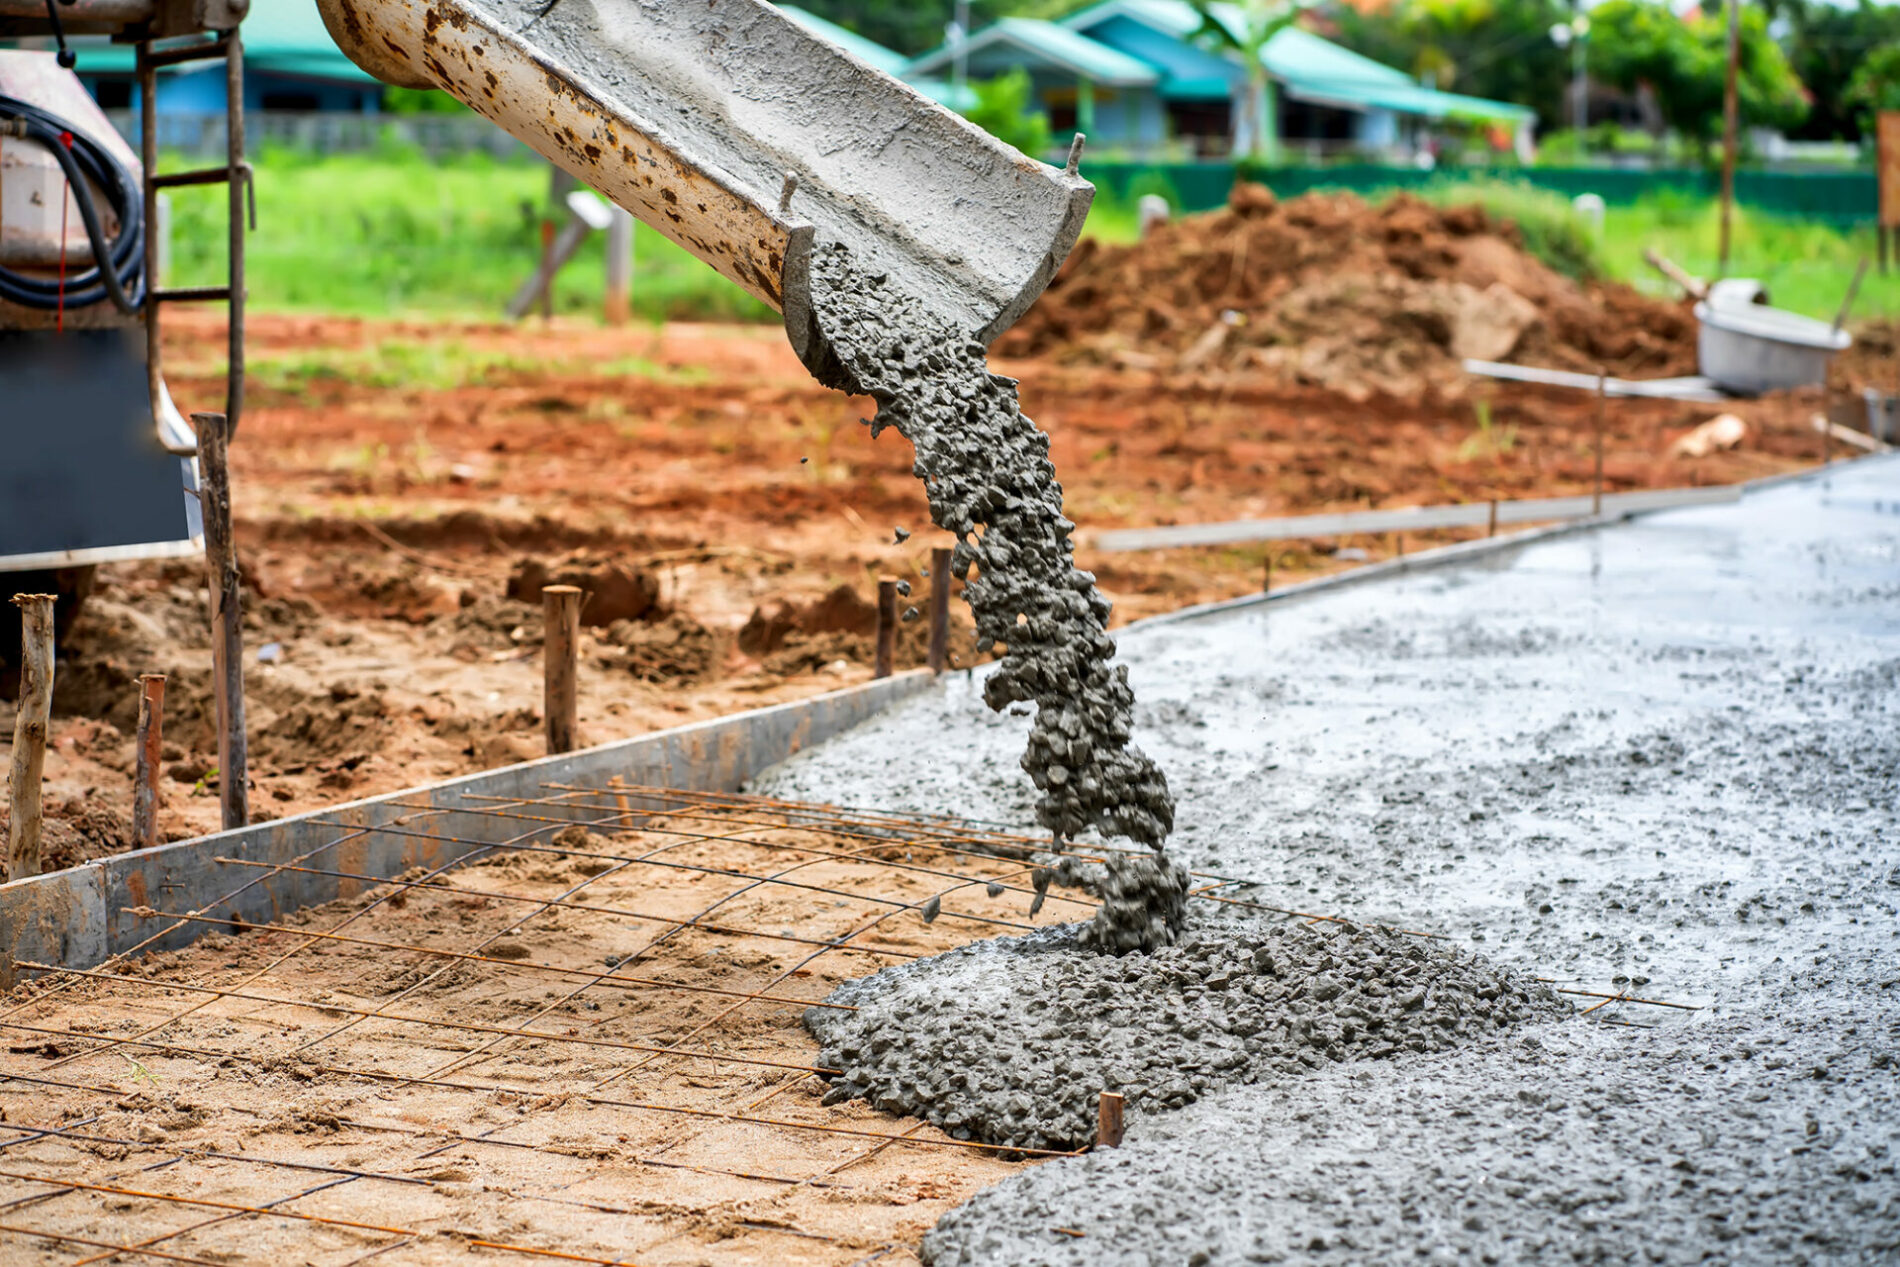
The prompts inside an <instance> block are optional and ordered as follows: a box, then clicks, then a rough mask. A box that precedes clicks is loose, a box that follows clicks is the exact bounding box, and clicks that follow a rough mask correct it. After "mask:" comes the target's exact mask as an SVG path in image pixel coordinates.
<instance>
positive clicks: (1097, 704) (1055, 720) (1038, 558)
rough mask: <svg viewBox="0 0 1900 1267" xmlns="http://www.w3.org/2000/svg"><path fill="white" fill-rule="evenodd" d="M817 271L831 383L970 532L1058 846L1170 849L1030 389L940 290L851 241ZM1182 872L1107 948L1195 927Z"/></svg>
mask: <svg viewBox="0 0 1900 1267" xmlns="http://www.w3.org/2000/svg"><path fill="white" fill-rule="evenodd" d="M811 267H812V296H813V302H814V307H815V308H816V311H817V314H818V319H819V321H820V323H821V324H822V325H823V327H824V330H825V334H826V336H827V338H828V340H829V342H830V348H831V352H832V355H833V356H835V358H836V366H837V368H836V372H835V373H834V374H832V375H831V376H830V377H831V378H832V379H833V381H832V383H831V385H832V386H836V387H841V388H844V389H846V390H849V391H852V392H856V393H860V394H863V395H868V396H870V397H872V398H873V399H874V400H876V401H877V406H878V410H877V417H876V418H875V419H874V420H872V422H871V434H872V436H873V438H875V437H876V436H877V434H878V433H879V432H880V431H882V430H883V429H884V428H885V427H895V428H897V431H898V433H899V434H900V435H902V436H903V437H904V438H905V439H906V440H908V441H910V444H911V448H912V450H913V451H914V453H915V460H914V464H913V471H914V472H915V474H916V475H917V477H918V478H919V479H921V480H923V481H924V485H925V489H926V492H927V495H928V498H929V501H930V517H931V519H932V520H933V521H934V522H935V523H936V524H937V526H938V527H940V528H943V529H945V530H946V531H948V532H950V533H953V534H954V535H955V536H956V538H957V545H956V549H955V551H954V553H953V554H952V555H951V565H950V566H951V569H952V571H953V573H954V574H955V576H956V577H957V578H958V579H959V580H961V581H963V583H964V588H963V594H964V597H965V598H966V599H967V600H968V601H969V604H970V611H971V613H972V614H973V615H974V616H975V618H976V632H977V650H978V651H979V652H982V651H988V650H990V649H991V648H992V647H994V646H997V645H1004V646H1007V648H1008V652H1007V654H1006V655H1005V656H1004V658H1003V660H1002V663H1001V664H999V665H998V666H997V668H996V669H995V671H994V672H992V673H990V674H989V676H988V677H986V678H985V679H984V682H983V698H984V701H985V702H986V703H987V704H989V706H990V707H991V708H992V709H995V710H997V711H999V712H1000V711H1002V710H1003V709H1005V708H1007V707H1009V706H1010V705H1011V704H1014V703H1018V702H1021V703H1030V704H1034V705H1035V706H1036V717H1035V721H1034V722H1033V723H1032V724H1031V726H1030V732H1029V747H1028V751H1027V752H1026V753H1024V755H1023V759H1022V766H1023V769H1024V770H1025V771H1026V772H1027V773H1028V774H1029V776H1030V778H1031V780H1032V781H1033V782H1034V783H1035V785H1036V787H1037V789H1038V790H1039V791H1040V792H1041V793H1042V795H1041V797H1040V798H1039V800H1038V801H1037V805H1036V814H1037V818H1038V820H1039V821H1040V822H1041V823H1042V825H1043V826H1045V827H1047V828H1049V830H1050V831H1052V832H1053V833H1054V834H1055V839H1056V845H1057V848H1058V850H1060V849H1061V848H1062V847H1063V845H1064V844H1065V843H1066V842H1067V841H1070V840H1073V839H1075V838H1076V837H1077V836H1079V835H1081V834H1082V833H1083V832H1086V831H1091V830H1096V831H1100V832H1102V833H1103V834H1104V835H1109V836H1126V837H1128V838H1130V839H1132V840H1135V841H1138V842H1140V843H1141V844H1144V845H1147V846H1149V847H1151V848H1153V849H1156V850H1159V849H1160V848H1161V846H1162V844H1163V843H1164V842H1165V841H1166V840H1167V837H1168V832H1169V831H1170V830H1171V829H1172V828H1173V826H1174V799H1173V797H1172V796H1170V795H1169V793H1168V783H1167V779H1166V778H1165V777H1164V776H1163V775H1162V773H1161V770H1160V769H1159V768H1158V767H1157V766H1156V765H1155V764H1154V762H1153V761H1151V760H1149V759H1148V757H1147V756H1146V754H1144V753H1143V752H1142V751H1141V749H1139V748H1137V747H1135V746H1134V744H1133V743H1131V742H1130V731H1131V730H1132V728H1133V725H1134V706H1135V694H1134V691H1133V689H1132V688H1130V686H1129V685H1128V670H1127V668H1126V666H1121V665H1111V663H1110V661H1111V660H1112V659H1113V658H1114V655H1115V642H1114V640H1113V639H1112V638H1110V637H1109V636H1108V617H1109V610H1110V608H1109V602H1108V600H1107V599H1106V598H1104V597H1103V596H1102V594H1101V591H1100V590H1098V589H1097V588H1096V586H1095V578H1094V577H1093V576H1091V575H1090V574H1089V573H1087V572H1084V571H1082V570H1081V569H1080V568H1078V567H1076V566H1075V545H1074V542H1073V541H1072V540H1071V534H1072V533H1073V532H1074V531H1075V524H1074V523H1072V522H1071V521H1070V520H1068V519H1067V518H1066V517H1064V515H1063V513H1062V487H1061V485H1059V484H1057V483H1056V480H1055V466H1054V465H1053V464H1052V463H1051V462H1050V461H1049V437H1048V436H1047V435H1046V434H1045V433H1044V432H1042V431H1041V430H1039V429H1038V428H1037V427H1036V425H1035V423H1033V422H1031V421H1030V420H1029V419H1028V418H1026V417H1024V416H1023V413H1022V410H1021V408H1020V407H1019V405H1018V403H1017V399H1016V385H1015V383H1013V382H1012V381H1010V380H1008V379H1004V378H999V377H997V376H996V375H993V374H991V373H990V372H989V369H988V366H987V364H986V362H985V354H986V349H985V348H984V346H983V345H982V344H981V343H979V342H977V341H976V340H975V339H973V338H972V337H971V332H970V331H967V330H960V329H958V328H956V326H955V325H954V324H953V323H952V322H951V321H949V320H948V319H947V318H945V317H944V316H942V315H940V314H939V313H937V312H936V311H934V310H933V308H932V306H931V305H930V303H929V302H928V301H927V300H926V299H925V298H923V297H921V296H917V295H912V294H906V293H904V292H903V291H901V290H899V289H897V288H896V287H893V286H891V285H890V284H889V279H888V278H887V277H885V276H883V275H879V274H876V273H873V272H871V271H870V270H868V269H867V268H865V267H864V266H863V265H861V264H859V263H858V262H857V261H855V260H853V259H852V258H851V256H850V254H849V252H848V251H846V250H845V248H844V247H842V246H840V245H836V244H828V245H826V246H824V247H822V248H820V249H819V250H817V251H816V252H814V255H813V259H812V266H811ZM973 567H974V568H975V569H976V574H975V575H972V568H973ZM1176 870H1177V869H1175V868H1173V867H1172V865H1171V864H1164V865H1161V866H1157V867H1155V868H1152V869H1150V870H1149V871H1148V872H1147V873H1146V874H1147V876H1148V877H1149V879H1150V880H1151V881H1152V882H1153V884H1154V888H1153V891H1152V894H1151V899H1152V900H1146V901H1144V900H1142V895H1141V894H1139V893H1135V892H1132V891H1131V892H1126V893H1124V895H1123V896H1124V897H1125V898H1127V899H1128V900H1127V901H1123V902H1117V903H1105V904H1104V905H1103V907H1102V917H1101V923H1100V924H1099V925H1098V929H1097V931H1098V935H1099V940H1100V942H1101V944H1102V945H1103V946H1104V947H1106V948H1112V949H1114V950H1116V951H1118V952H1119V951H1123V950H1128V949H1135V948H1141V949H1153V948H1154V947H1155V946H1156V945H1157V944H1162V943H1165V942H1166V941H1167V940H1171V939H1172V938H1173V937H1174V936H1175V935H1177V934H1178V933H1179V931H1180V928H1179V924H1178V916H1179V911H1180V903H1179V902H1178V900H1176V893H1175V891H1174V890H1175V888H1176V887H1177V886H1176V885H1175V884H1173V883H1172V881H1173V880H1174V879H1175V875H1174V872H1175V871H1176ZM1046 885H1047V881H1046V880H1042V881H1040V882H1039V884H1038V888H1039V889H1041V888H1044V887H1046ZM1130 887H1131V888H1132V886H1130ZM1157 914H1158V915H1159V916H1160V918H1155V916H1156V915H1157ZM1118 917H1119V918H1118Z"/></svg>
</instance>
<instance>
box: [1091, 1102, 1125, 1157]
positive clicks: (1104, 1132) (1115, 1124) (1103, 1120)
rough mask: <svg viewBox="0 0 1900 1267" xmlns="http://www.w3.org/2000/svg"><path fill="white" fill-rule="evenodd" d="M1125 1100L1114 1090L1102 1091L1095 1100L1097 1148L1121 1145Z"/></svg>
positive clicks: (1118, 1146)
mask: <svg viewBox="0 0 1900 1267" xmlns="http://www.w3.org/2000/svg"><path fill="white" fill-rule="evenodd" d="M1125 1104H1126V1101H1125V1100H1123V1098H1122V1097H1121V1095H1120V1094H1119V1093H1117V1092H1114V1091H1104V1092H1102V1095H1101V1098H1100V1099H1099V1100H1097V1101H1096V1102H1095V1146H1096V1147H1097V1148H1120V1147H1121V1146H1122V1109H1123V1108H1124V1106H1125Z"/></svg>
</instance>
